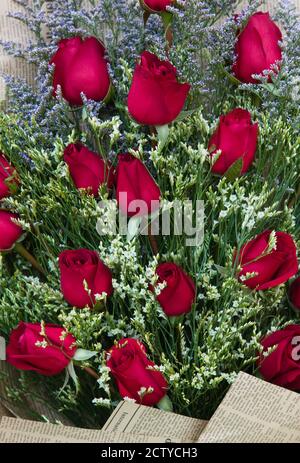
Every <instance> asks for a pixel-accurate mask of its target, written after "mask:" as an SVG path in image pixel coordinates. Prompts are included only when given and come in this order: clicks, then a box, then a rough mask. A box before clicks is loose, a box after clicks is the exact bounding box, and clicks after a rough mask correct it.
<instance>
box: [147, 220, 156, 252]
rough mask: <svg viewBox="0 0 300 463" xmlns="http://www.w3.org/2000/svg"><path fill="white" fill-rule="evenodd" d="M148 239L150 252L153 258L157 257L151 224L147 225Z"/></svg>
mask: <svg viewBox="0 0 300 463" xmlns="http://www.w3.org/2000/svg"><path fill="white" fill-rule="evenodd" d="M148 238H149V243H150V246H151V249H152V252H153V254H154V256H157V254H158V244H157V241H156V238H155V236H154V235H152V231H151V223H149V225H148Z"/></svg>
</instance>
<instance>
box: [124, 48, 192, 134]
mask: <svg viewBox="0 0 300 463" xmlns="http://www.w3.org/2000/svg"><path fill="white" fill-rule="evenodd" d="M189 90H190V85H189V84H181V83H179V82H178V80H177V71H176V68H175V67H174V66H173V65H172V64H171V63H169V61H160V60H159V59H158V58H157V56H155V55H154V54H152V53H149V52H148V51H144V52H143V53H142V55H141V59H140V63H139V64H137V65H136V68H135V71H134V75H133V80H132V85H131V88H130V91H129V95H128V110H129V113H130V115H131V116H132V117H133V119H135V120H136V121H137V122H138V123H139V124H145V125H154V126H159V125H165V124H169V123H170V122H172V121H174V119H176V117H177V116H178V115H179V113H180V111H181V110H182V108H183V106H184V104H185V100H186V98H187V95H188V93H189Z"/></svg>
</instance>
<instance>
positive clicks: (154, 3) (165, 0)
mask: <svg viewBox="0 0 300 463" xmlns="http://www.w3.org/2000/svg"><path fill="white" fill-rule="evenodd" d="M140 3H141V5H142V7H143V8H145V10H147V11H149V10H152V11H155V12H156V11H159V12H160V11H166V8H167V6H170V5H172V3H175V0H140Z"/></svg>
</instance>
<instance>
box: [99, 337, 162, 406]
mask: <svg viewBox="0 0 300 463" xmlns="http://www.w3.org/2000/svg"><path fill="white" fill-rule="evenodd" d="M106 364H107V366H108V367H109V368H110V370H111V374H112V376H113V377H114V379H115V381H116V383H117V386H118V389H119V392H120V395H121V396H122V397H123V398H124V397H129V398H130V399H134V400H135V401H136V402H137V403H140V404H143V405H149V406H151V405H156V404H157V403H158V402H160V400H161V399H162V398H163V397H164V396H165V395H166V393H167V388H168V384H167V382H166V380H165V378H164V377H163V375H162V374H161V372H160V371H156V370H154V369H153V367H154V365H155V364H154V363H153V362H151V361H150V360H149V359H148V358H147V355H146V349H145V346H144V345H143V344H142V343H141V342H140V341H137V340H136V339H132V338H128V339H122V340H121V341H119V342H118V343H117V344H116V345H115V346H114V347H112V348H111V349H110V350H109V351H108V353H107V361H106Z"/></svg>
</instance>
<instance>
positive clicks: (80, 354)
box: [73, 349, 97, 362]
mask: <svg viewBox="0 0 300 463" xmlns="http://www.w3.org/2000/svg"><path fill="white" fill-rule="evenodd" d="M95 355H97V352H92V351H91V350H85V349H77V350H76V353H75V355H74V357H73V359H74V360H77V361H78V362H83V361H85V360H89V359H90V358H92V357H94V356H95Z"/></svg>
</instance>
